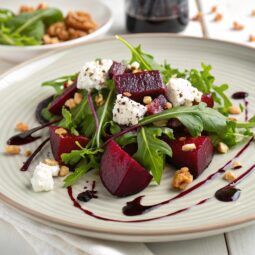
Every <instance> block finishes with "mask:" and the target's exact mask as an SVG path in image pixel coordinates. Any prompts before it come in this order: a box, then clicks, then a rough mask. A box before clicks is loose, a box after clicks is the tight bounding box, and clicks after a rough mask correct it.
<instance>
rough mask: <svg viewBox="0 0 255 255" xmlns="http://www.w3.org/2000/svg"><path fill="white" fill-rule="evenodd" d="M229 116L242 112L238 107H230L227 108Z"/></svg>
mask: <svg viewBox="0 0 255 255" xmlns="http://www.w3.org/2000/svg"><path fill="white" fill-rule="evenodd" d="M228 112H229V113H230V114H240V113H241V112H242V111H241V109H240V107H239V106H235V105H232V106H230V107H229V108H228Z"/></svg>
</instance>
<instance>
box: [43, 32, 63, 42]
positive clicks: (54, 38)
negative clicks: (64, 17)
mask: <svg viewBox="0 0 255 255" xmlns="http://www.w3.org/2000/svg"><path fill="white" fill-rule="evenodd" d="M43 42H44V44H55V43H59V42H60V41H59V39H58V38H57V37H50V36H49V35H48V34H46V35H44V36H43Z"/></svg>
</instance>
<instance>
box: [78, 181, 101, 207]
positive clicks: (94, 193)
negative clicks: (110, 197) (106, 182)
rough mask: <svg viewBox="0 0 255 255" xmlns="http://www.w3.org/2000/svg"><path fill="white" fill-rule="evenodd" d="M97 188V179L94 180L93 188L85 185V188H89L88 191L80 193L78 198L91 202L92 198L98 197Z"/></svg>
mask: <svg viewBox="0 0 255 255" xmlns="http://www.w3.org/2000/svg"><path fill="white" fill-rule="evenodd" d="M95 188H96V181H93V182H92V186H91V189H90V190H89V189H87V187H84V189H87V190H86V191H83V192H81V193H79V194H78V196H77V199H78V200H79V201H82V202H89V201H90V200H91V199H92V198H98V196H97V191H96V190H95Z"/></svg>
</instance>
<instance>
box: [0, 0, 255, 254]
mask: <svg viewBox="0 0 255 255" xmlns="http://www.w3.org/2000/svg"><path fill="white" fill-rule="evenodd" d="M107 3H108V4H109V5H110V6H112V7H113V6H114V8H112V9H113V12H114V16H115V22H114V25H113V27H112V29H111V30H110V32H109V35H113V34H123V33H126V30H125V21H124V15H123V13H124V4H123V0H107ZM214 5H216V6H217V7H218V8H217V13H220V14H222V15H223V19H222V20H221V21H220V22H214V21H213V20H214V18H215V15H216V13H210V11H211V7H212V6H214ZM253 9H255V1H254V0H242V1H241V0H210V1H208V0H197V2H196V0H190V17H194V16H195V15H196V14H197V13H198V11H200V12H202V14H203V16H202V21H201V22H199V21H190V23H189V26H188V27H187V29H186V30H185V31H184V32H183V33H182V34H185V35H192V36H198V37H208V38H216V39H221V40H230V41H234V42H238V43H241V44H246V45H250V46H254V47H255V42H253V43H251V42H248V38H249V35H251V34H252V33H253V36H255V17H251V12H252V10H253ZM234 21H236V22H238V23H240V24H242V25H243V26H244V29H243V30H242V31H235V30H233V29H232V24H233V22H234ZM13 66H14V65H13V64H12V63H8V62H6V61H1V60H0V73H2V72H4V71H5V70H8V69H9V68H11V67H13ZM254 241H255V225H251V226H250V227H246V228H243V229H240V230H237V231H233V232H230V233H225V234H221V235H217V236H213V237H205V238H202V239H196V240H190V241H180V242H171V243H161V244H148V247H149V248H150V249H151V250H152V251H153V252H154V253H155V254H157V255H204V254H207V255H254V254H255V247H254ZM3 251H4V253H3ZM0 254H1V255H13V254H24V255H35V253H34V251H33V249H32V248H31V247H30V246H29V245H28V244H27V243H26V242H25V240H23V238H22V237H21V236H20V235H19V234H18V232H17V231H16V230H15V228H14V227H13V226H10V225H9V224H7V223H5V222H1V221H0ZM70 255H71V254H70Z"/></svg>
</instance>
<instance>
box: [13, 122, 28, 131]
mask: <svg viewBox="0 0 255 255" xmlns="http://www.w3.org/2000/svg"><path fill="white" fill-rule="evenodd" d="M15 129H16V130H17V131H20V132H25V131H28V129H29V127H28V125H27V124H26V123H23V122H19V123H17V124H16V127H15Z"/></svg>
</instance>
